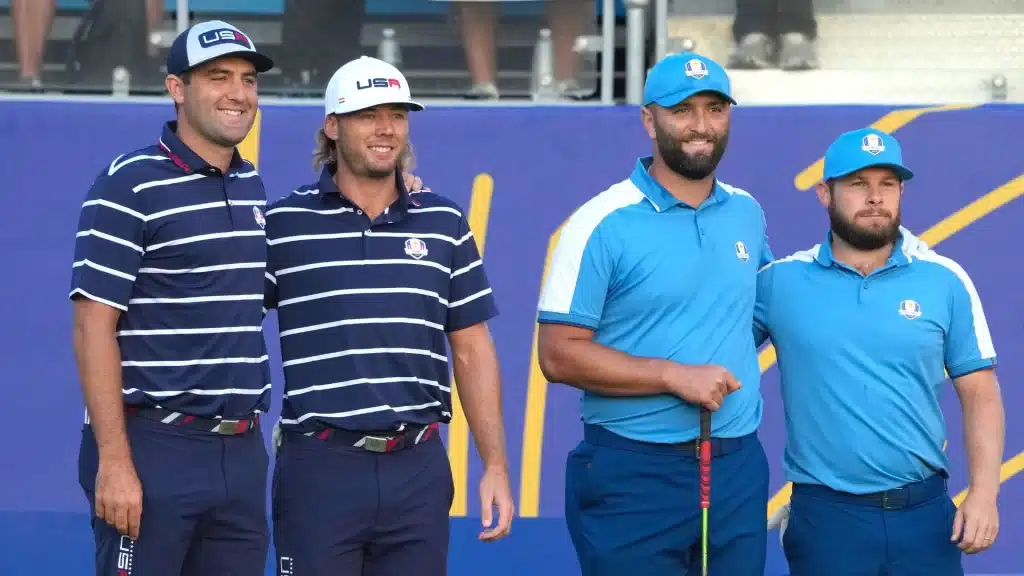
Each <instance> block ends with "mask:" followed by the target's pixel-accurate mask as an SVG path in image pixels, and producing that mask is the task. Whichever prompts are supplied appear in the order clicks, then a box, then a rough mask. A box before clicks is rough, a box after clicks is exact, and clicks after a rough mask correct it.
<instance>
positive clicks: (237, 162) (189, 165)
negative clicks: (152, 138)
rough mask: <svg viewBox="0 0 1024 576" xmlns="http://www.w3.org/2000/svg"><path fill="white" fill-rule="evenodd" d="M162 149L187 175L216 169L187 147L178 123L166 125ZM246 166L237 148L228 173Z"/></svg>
mask: <svg viewBox="0 0 1024 576" xmlns="http://www.w3.org/2000/svg"><path fill="white" fill-rule="evenodd" d="M160 149H161V150H163V151H164V154H167V156H168V157H169V158H170V159H171V161H172V162H174V163H175V164H176V165H177V166H178V167H179V168H181V169H182V170H184V171H185V172H186V173H189V174H191V173H193V172H198V171H201V170H206V169H209V168H214V166H211V165H210V163H209V162H207V161H206V160H203V159H202V158H201V157H200V156H199V155H198V154H196V153H195V152H193V151H192V149H191V148H189V147H188V146H186V145H185V143H184V142H182V141H181V138H178V122H177V121H174V120H171V121H170V122H167V123H166V124H164V129H163V132H162V133H161V134H160ZM243 165H244V161H243V160H242V155H241V154H239V153H238V148H235V149H234V151H233V152H232V155H231V164H230V165H229V166H228V172H232V171H235V170H238V169H239V168H241V167H242V166H243Z"/></svg>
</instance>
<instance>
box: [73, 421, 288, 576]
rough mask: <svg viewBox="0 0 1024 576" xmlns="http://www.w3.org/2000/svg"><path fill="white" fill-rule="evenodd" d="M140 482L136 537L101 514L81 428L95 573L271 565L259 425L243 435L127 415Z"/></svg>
mask: <svg viewBox="0 0 1024 576" xmlns="http://www.w3.org/2000/svg"><path fill="white" fill-rule="evenodd" d="M125 425H126V430H127V433H128V441H129V442H130V444H131V450H132V460H133V461H134V463H135V471H136V473H138V475H139V480H140V482H142V524H141V525H140V527H139V537H138V539H137V540H132V539H131V538H129V537H127V536H121V535H120V534H118V532H117V529H116V528H114V527H113V526H111V525H109V524H107V523H106V522H105V521H103V520H101V519H100V518H97V517H96V499H95V489H96V471H97V469H98V466H99V458H98V456H99V454H98V452H97V448H96V439H95V437H94V436H93V432H92V426H90V425H88V424H86V425H85V427H84V428H83V430H82V444H81V448H80V451H79V457H78V477H79V483H80V484H81V486H82V489H83V490H84V491H85V495H86V497H87V498H88V500H89V510H90V513H91V514H92V528H93V533H94V535H95V538H96V574H97V576H235V575H237V576H253V575H254V574H263V572H264V570H265V569H266V565H267V549H268V548H269V545H270V530H269V527H268V526H267V466H268V464H269V459H268V457H267V450H266V447H265V445H264V443H263V436H262V435H261V434H260V432H259V428H258V427H257V428H255V429H253V430H251V431H249V432H246V433H245V434H240V435H237V436H225V435H221V434H217V433H214V432H207V431H204V430H196V429H193V428H185V427H180V426H174V425H171V424H163V423H161V422H157V421H154V420H147V419H145V418H141V417H137V416H128V417H127V419H126V422H125Z"/></svg>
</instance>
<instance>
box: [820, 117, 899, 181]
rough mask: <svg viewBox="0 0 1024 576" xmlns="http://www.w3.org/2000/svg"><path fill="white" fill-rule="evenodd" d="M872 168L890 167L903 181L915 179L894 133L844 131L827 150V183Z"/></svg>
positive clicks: (866, 130) (869, 130)
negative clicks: (905, 162)
mask: <svg viewBox="0 0 1024 576" xmlns="http://www.w3.org/2000/svg"><path fill="white" fill-rule="evenodd" d="M872 167H879V168H889V169H891V170H892V171H893V172H895V173H896V175H897V176H899V177H900V178H901V179H903V180H910V179H911V178H913V177H914V173H913V172H911V171H910V169H909V168H907V167H906V166H904V165H903V149H902V148H900V143H899V142H897V141H896V138H894V137H893V136H892V134H887V133H885V132H882V131H881V130H877V129H875V128H862V129H860V130H853V131H851V132H844V133H843V134H840V135H839V137H838V138H836V139H835V141H834V142H832V144H831V145H830V146H829V147H828V150H826V151H825V170H824V179H825V180H826V181H828V180H832V179H833V178H842V177H843V176H846V175H848V174H852V173H854V172H856V171H858V170H863V169H864V168H872Z"/></svg>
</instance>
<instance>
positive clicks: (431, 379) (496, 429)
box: [266, 57, 749, 576]
mask: <svg viewBox="0 0 1024 576" xmlns="http://www.w3.org/2000/svg"><path fill="white" fill-rule="evenodd" d="M324 100H325V101H324V104H325V117H324V122H323V125H322V126H321V127H320V128H319V129H318V130H317V136H316V141H317V143H318V147H317V150H316V152H315V154H314V164H315V166H316V167H318V168H320V169H321V171H320V178H319V180H318V181H317V182H315V183H313V184H311V185H307V186H303V187H301V188H299V189H298V190H296V191H295V192H293V193H292V194H290V195H288V196H285V197H284V198H282V199H281V200H279V201H277V202H275V203H274V204H273V205H272V206H271V207H270V209H269V210H268V211H267V236H268V245H269V254H268V264H269V265H268V269H269V271H268V274H267V289H266V306H267V308H268V309H269V308H275V307H276V308H277V314H278V322H279V325H280V329H281V332H280V337H281V357H282V360H283V366H284V375H285V393H284V398H283V403H282V409H281V422H280V425H281V430H282V431H281V445H280V448H279V451H278V455H277V467H276V469H275V480H274V490H273V500H274V542H275V547H276V550H277V555H278V558H277V560H278V564H279V565H280V567H281V570H282V573H284V572H285V571H287V573H289V574H291V573H293V572H294V573H295V574H308V575H310V576H312V575H328V574H329V575H332V576H389V575H393V574H421V575H423V576H443V575H444V574H446V573H447V569H446V566H447V554H448V522H449V520H448V511H449V509H450V508H451V503H452V497H453V489H454V488H453V484H452V476H451V470H450V468H449V464H448V455H447V452H446V451H445V448H444V444H442V442H441V439H440V435H439V424H441V423H447V422H449V421H450V420H451V416H452V414H451V411H452V404H451V390H450V388H449V387H448V382H449V373H448V355H447V352H448V349H447V348H448V347H450V349H451V356H452V360H453V364H454V372H455V377H456V380H457V382H458V386H459V395H460V397H461V399H462V405H463V407H464V409H465V413H466V418H467V420H468V421H469V426H470V429H471V430H472V432H473V436H474V438H475V439H476V441H477V447H478V449H479V451H480V456H481V458H482V460H483V463H484V475H483V479H482V480H481V482H480V505H481V512H482V517H483V522H484V527H485V529H484V531H483V532H482V533H481V535H480V538H481V539H483V540H496V539H498V538H501V537H503V536H504V535H505V534H507V533H508V531H509V526H510V523H511V521H512V513H513V504H512V495H511V491H510V488H509V478H508V462H507V459H506V455H505V434H504V426H503V423H502V416H501V388H500V381H499V370H498V360H497V355H496V351H495V347H494V344H493V342H492V341H491V337H490V333H489V331H488V328H487V324H486V322H487V320H489V319H491V318H493V317H494V316H496V315H497V308H496V306H495V303H494V297H493V296H492V294H491V288H490V286H489V284H488V281H487V276H486V274H485V272H484V267H483V264H482V262H481V260H480V255H479V254H478V252H477V249H476V243H475V241H474V238H473V233H472V231H471V230H470V229H469V223H468V219H467V218H466V215H465V213H464V212H463V210H462V208H460V207H459V206H457V205H456V204H455V203H453V202H451V201H449V200H447V199H446V198H444V197H442V196H439V195H436V194H433V193H428V192H421V193H415V194H410V193H409V192H408V191H407V190H406V188H405V186H403V184H402V180H403V179H402V178H401V176H402V171H401V169H400V168H399V166H400V162H401V158H402V155H403V154H404V153H405V151H406V150H407V149H408V145H409V113H410V112H411V111H418V110H422V109H423V107H422V106H421V105H420V104H418V103H416V102H415V101H413V100H412V98H411V95H410V92H409V86H408V84H407V82H406V79H405V76H403V75H402V74H401V72H399V71H398V70H397V69H396V68H395V67H394V66H391V65H390V64H387V63H385V62H382V61H380V60H377V59H376V58H369V57H363V58H359V59H357V60H353V61H351V62H349V63H348V64H346V65H344V66H342V67H341V68H340V69H339V70H338V71H337V72H335V74H334V76H333V77H332V78H331V80H330V82H329V83H328V86H327V91H326V94H325V96H324ZM748 324H749V323H748ZM748 332H749V330H748ZM446 344H447V346H446ZM494 508H496V509H497V514H498V516H497V521H496V522H493V523H492V514H493V512H492V510H493V509H494ZM492 524H493V525H492Z"/></svg>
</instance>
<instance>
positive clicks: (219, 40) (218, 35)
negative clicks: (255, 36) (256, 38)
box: [199, 28, 253, 50]
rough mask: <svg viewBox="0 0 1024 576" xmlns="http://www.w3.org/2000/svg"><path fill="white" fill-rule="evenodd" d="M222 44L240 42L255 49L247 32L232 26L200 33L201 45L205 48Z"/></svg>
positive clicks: (244, 46) (249, 48)
mask: <svg viewBox="0 0 1024 576" xmlns="http://www.w3.org/2000/svg"><path fill="white" fill-rule="evenodd" d="M220 44H238V45H239V46H241V47H243V48H246V49H248V50H252V49H253V48H252V42H251V41H249V38H247V37H246V35H245V34H242V33H241V32H239V31H238V30H234V29H231V28H218V29H216V30H210V31H209V32H203V33H202V34H200V35H199V45H200V46H202V47H203V48H212V47H214V46H218V45H220Z"/></svg>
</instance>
